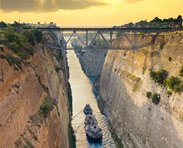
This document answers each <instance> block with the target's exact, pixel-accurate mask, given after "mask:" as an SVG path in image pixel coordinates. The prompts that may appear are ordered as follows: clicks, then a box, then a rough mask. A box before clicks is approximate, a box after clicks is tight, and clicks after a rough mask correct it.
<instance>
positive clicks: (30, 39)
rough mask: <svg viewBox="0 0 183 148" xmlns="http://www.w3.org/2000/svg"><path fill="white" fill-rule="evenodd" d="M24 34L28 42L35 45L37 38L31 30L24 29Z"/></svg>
mask: <svg viewBox="0 0 183 148" xmlns="http://www.w3.org/2000/svg"><path fill="white" fill-rule="evenodd" d="M23 35H24V36H25V38H26V40H27V42H28V43H30V44H31V45H33V46H34V45H35V41H36V38H35V36H34V34H33V33H32V32H31V31H24V32H23Z"/></svg>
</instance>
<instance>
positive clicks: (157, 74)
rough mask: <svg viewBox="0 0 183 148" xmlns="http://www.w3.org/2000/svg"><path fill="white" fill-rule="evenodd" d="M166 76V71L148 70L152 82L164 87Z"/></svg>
mask: <svg viewBox="0 0 183 148" xmlns="http://www.w3.org/2000/svg"><path fill="white" fill-rule="evenodd" d="M167 76H168V72H167V71H166V70H163V69H160V70H159V71H153V70H150V77H151V79H152V80H154V82H156V83H158V84H161V85H164V81H165V79H166V78H167Z"/></svg>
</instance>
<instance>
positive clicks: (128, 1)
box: [125, 0, 143, 3]
mask: <svg viewBox="0 0 183 148" xmlns="http://www.w3.org/2000/svg"><path fill="white" fill-rule="evenodd" d="M139 1H143V0H125V2H126V3H135V2H139Z"/></svg>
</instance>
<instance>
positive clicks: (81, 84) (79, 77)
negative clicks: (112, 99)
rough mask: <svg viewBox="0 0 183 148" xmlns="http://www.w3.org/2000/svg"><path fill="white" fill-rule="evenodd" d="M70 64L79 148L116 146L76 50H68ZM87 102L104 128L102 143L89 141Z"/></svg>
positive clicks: (74, 121) (109, 147)
mask: <svg viewBox="0 0 183 148" xmlns="http://www.w3.org/2000/svg"><path fill="white" fill-rule="evenodd" d="M67 57H68V65H69V70H70V79H69V81H70V84H71V90H72V106H73V116H72V126H73V129H74V133H75V136H76V147H77V148H87V147H89V148H115V147H116V146H115V144H114V141H113V139H112V136H111V133H110V131H109V129H108V122H107V120H106V118H105V116H104V115H102V114H101V112H100V110H99V108H98V105H97V101H96V98H95V96H94V94H93V92H92V84H91V81H90V80H89V78H88V77H87V76H86V75H85V74H84V72H83V71H82V68H81V66H80V63H79V60H78V58H77V56H76V55H75V53H74V51H69V52H68V55H67ZM86 104H90V105H91V107H92V109H93V111H94V115H95V117H96V118H97V120H98V123H99V126H100V127H101V128H102V130H103V141H102V143H98V144H96V143H89V142H88V140H87V138H86V135H85V130H84V119H85V115H84V113H83V108H84V107H85V105H86Z"/></svg>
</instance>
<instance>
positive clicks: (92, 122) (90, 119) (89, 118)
mask: <svg viewBox="0 0 183 148" xmlns="http://www.w3.org/2000/svg"><path fill="white" fill-rule="evenodd" d="M84 123H85V126H87V125H93V126H94V125H97V124H98V122H97V119H96V118H95V116H94V115H87V116H86V117H85V122H84Z"/></svg>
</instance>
